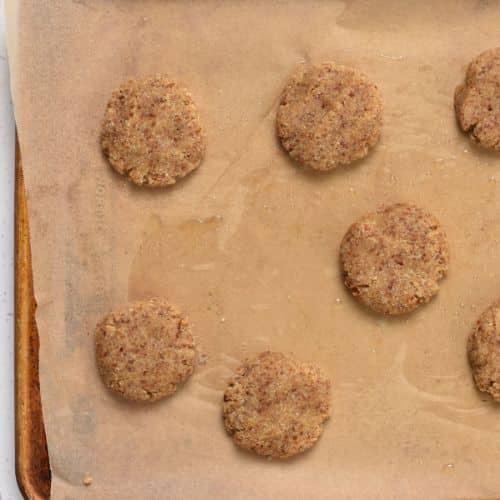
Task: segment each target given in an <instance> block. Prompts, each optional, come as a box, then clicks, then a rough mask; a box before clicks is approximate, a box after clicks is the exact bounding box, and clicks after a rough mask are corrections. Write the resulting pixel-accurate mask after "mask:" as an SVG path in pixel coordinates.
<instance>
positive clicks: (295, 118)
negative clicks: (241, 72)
mask: <svg viewBox="0 0 500 500" xmlns="http://www.w3.org/2000/svg"><path fill="white" fill-rule="evenodd" d="M276 123H277V129H278V136H279V137H280V139H281V143H282V145H283V147H284V149H285V150H286V151H288V153H289V154H290V156H291V157H292V158H293V159H294V160H296V161H297V162H298V163H300V164H301V165H304V166H308V167H311V168H313V169H315V170H323V171H324V170H331V169H333V168H335V167H337V166H339V165H347V164H349V163H351V162H353V161H355V160H359V159H360V158H363V157H365V156H366V155H367V154H368V151H369V149H370V148H372V147H373V146H374V145H375V144H376V143H377V142H378V140H379V138H380V132H381V126H382V102H381V99H380V95H379V91H378V89H377V87H376V86H375V85H374V84H373V83H371V82H370V81H369V80H368V79H367V78H366V76H364V75H363V74H362V73H360V72H359V71H357V70H355V69H352V68H348V67H346V66H340V65H337V64H334V63H323V64H318V65H313V66H308V65H301V66H299V68H298V69H297V71H296V72H295V73H294V74H293V75H292V76H291V78H290V80H289V82H288V84H287V85H286V87H285V89H284V91H283V94H282V96H281V101H280V104H279V108H278V112H277V119H276Z"/></svg>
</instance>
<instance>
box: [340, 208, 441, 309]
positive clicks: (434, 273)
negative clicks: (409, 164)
mask: <svg viewBox="0 0 500 500" xmlns="http://www.w3.org/2000/svg"><path fill="white" fill-rule="evenodd" d="M340 260H341V263H342V267H343V271H344V282H345V285H346V287H347V288H348V289H349V290H350V292H351V293H352V294H353V295H354V296H355V297H357V298H358V299H359V300H360V301H361V302H362V303H363V304H365V305H367V306H368V307H370V308H371V309H373V310H374V311H377V312H379V313H383V314H391V315H395V314H403V313H407V312H410V311H412V310H413V309H415V308H417V307H418V306H419V305H421V304H424V303H426V302H429V300H430V299H431V298H432V297H433V296H434V295H435V294H436V293H437V292H438V289H439V284H438V282H439V280H441V278H443V277H444V275H445V274H446V271H447V269H448V261H449V250H448V243H447V238H446V234H445V233H444V231H443V229H442V227H441V225H440V224H439V222H438V221H437V220H436V218H435V217H433V216H432V215H431V214H429V213H427V212H425V211H424V210H422V209H420V208H418V207H416V206H413V205H408V204H406V203H397V204H395V205H391V206H388V207H382V208H380V209H379V210H378V211H377V212H375V213H370V214H368V215H365V216H364V217H363V218H361V219H360V220H358V221H357V222H355V223H354V224H353V225H352V226H351V227H350V228H349V230H348V231H347V233H346V235H345V236H344V239H343V240H342V243H341V246H340Z"/></svg>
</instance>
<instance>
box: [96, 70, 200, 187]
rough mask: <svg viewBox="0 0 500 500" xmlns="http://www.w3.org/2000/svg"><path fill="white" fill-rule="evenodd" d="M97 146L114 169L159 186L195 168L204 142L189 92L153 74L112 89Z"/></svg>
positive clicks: (137, 180)
mask: <svg viewBox="0 0 500 500" xmlns="http://www.w3.org/2000/svg"><path fill="white" fill-rule="evenodd" d="M101 147H102V150H103V152H104V155H105V156H106V157H107V158H108V160H109V163H110V164H111V165H112V166H113V168H114V169H115V170H116V171H117V172H119V173H120V174H122V175H124V176H126V177H127V178H128V179H130V180H131V181H132V182H134V183H135V184H138V185H140V186H150V187H161V186H168V185H170V184H175V182H176V181H177V180H178V179H180V178H182V177H184V176H186V175H187V174H189V173H190V172H192V171H193V170H195V169H196V168H198V166H199V165H200V163H201V161H202V159H203V156H204V153H205V140H204V137H203V133H202V129H201V125H200V119H199V116H198V111H197V109H196V106H195V104H194V102H193V99H192V97H191V95H190V94H189V93H188V92H187V91H186V89H184V88H182V87H180V86H178V85H177V83H176V82H174V81H172V80H169V79H168V78H166V77H163V76H156V77H154V78H148V79H146V80H142V81H136V80H130V81H128V82H126V83H124V84H123V85H122V86H121V87H120V88H119V89H118V90H116V91H115V92H113V95H112V96H111V99H110V101H109V103H108V106H107V108H106V114H105V116H104V122H103V126H102V133H101Z"/></svg>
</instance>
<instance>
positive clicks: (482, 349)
mask: <svg viewBox="0 0 500 500" xmlns="http://www.w3.org/2000/svg"><path fill="white" fill-rule="evenodd" d="M467 353H468V356H469V363H470V366H471V369H472V376H473V377H474V382H475V383H476V386H477V388H478V389H479V390H480V391H482V392H487V393H489V394H490V395H491V396H492V397H493V399H494V400H495V401H498V402H499V403H500V300H497V301H496V302H495V303H493V304H492V305H491V306H490V307H489V308H488V309H486V311H484V312H483V314H481V316H480V317H479V319H478V320H477V323H476V326H475V327H474V329H473V330H472V332H471V334H470V335H469V340H468V343H467Z"/></svg>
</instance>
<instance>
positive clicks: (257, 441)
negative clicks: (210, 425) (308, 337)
mask: <svg viewBox="0 0 500 500" xmlns="http://www.w3.org/2000/svg"><path fill="white" fill-rule="evenodd" d="M223 415H224V423H225V426H226V430H227V432H228V433H229V434H230V435H231V436H232V438H233V440H234V442H235V443H236V444H237V445H238V446H240V447H241V448H245V449H247V450H251V451H253V452H255V453H257V454H259V455H263V456H267V457H275V458H287V457H291V456H293V455H296V454H297V453H301V452H303V451H305V450H307V449H308V448H310V447H311V446H313V445H314V443H315V442H316V441H317V440H318V439H319V437H320V435H321V433H322V432H323V423H324V422H325V421H326V420H327V419H328V418H329V416H330V381H329V380H328V379H326V378H325V377H324V376H323V375H322V374H321V373H320V371H319V370H318V369H317V368H315V367H313V366H311V365H309V364H307V363H302V362H300V361H296V360H294V359H291V358H288V357H286V356H284V355H283V354H281V353H277V352H269V351H267V352H263V353H261V354H259V355H258V356H257V357H256V358H254V359H251V360H247V361H245V362H244V363H243V365H242V366H241V367H240V368H239V369H238V371H237V375H236V377H234V379H233V380H232V381H231V382H230V383H229V386H228V388H227V389H226V392H225V393H224V404H223Z"/></svg>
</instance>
